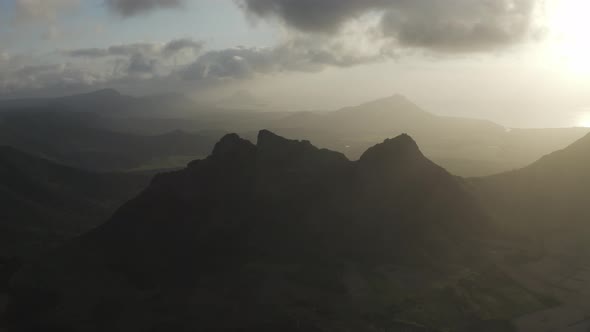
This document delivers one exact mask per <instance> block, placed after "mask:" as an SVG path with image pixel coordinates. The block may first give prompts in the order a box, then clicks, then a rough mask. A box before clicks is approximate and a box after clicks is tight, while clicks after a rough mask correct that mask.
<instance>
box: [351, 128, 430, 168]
mask: <svg viewBox="0 0 590 332" xmlns="http://www.w3.org/2000/svg"><path fill="white" fill-rule="evenodd" d="M402 159H404V160H405V159H413V160H419V159H424V160H427V159H426V157H424V155H423V154H422V152H421V151H420V148H419V147H418V144H417V143H416V141H414V139H413V138H412V137H410V135H408V134H402V135H399V136H397V137H396V138H391V139H386V140H385V141H384V142H383V143H380V144H377V145H375V146H373V147H372V148H369V149H368V150H367V151H365V153H364V154H363V155H362V156H361V159H360V161H361V162H362V163H369V164H384V165H388V164H390V163H391V162H394V161H397V160H402Z"/></svg>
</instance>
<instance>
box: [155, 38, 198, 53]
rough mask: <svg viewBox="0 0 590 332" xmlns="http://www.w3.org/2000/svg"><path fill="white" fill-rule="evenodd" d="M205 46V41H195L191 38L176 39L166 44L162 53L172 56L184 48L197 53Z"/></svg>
mask: <svg viewBox="0 0 590 332" xmlns="http://www.w3.org/2000/svg"><path fill="white" fill-rule="evenodd" d="M204 46H205V43H203V42H201V41H194V40H192V39H190V38H183V39H176V40H172V41H170V42H168V43H167V44H166V45H164V48H163V49H162V53H163V54H164V55H166V56H172V55H175V54H176V53H178V52H181V51H184V50H190V51H193V52H195V53H199V52H200V51H201V50H202V49H203V47H204Z"/></svg>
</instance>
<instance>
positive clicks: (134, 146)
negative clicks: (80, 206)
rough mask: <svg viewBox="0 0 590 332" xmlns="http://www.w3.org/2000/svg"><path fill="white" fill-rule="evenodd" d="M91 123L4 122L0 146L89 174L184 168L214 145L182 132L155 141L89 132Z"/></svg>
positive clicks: (45, 117)
mask: <svg viewBox="0 0 590 332" xmlns="http://www.w3.org/2000/svg"><path fill="white" fill-rule="evenodd" d="M92 119H95V117H93V116H91V115H89V116H74V115H71V114H66V113H59V114H21V115H12V116H8V117H5V118H4V120H3V121H2V122H0V144H3V145H9V146H13V147H15V148H17V149H19V150H22V151H26V152H27V153H31V154H34V155H37V156H40V157H43V158H47V159H50V160H53V161H55V162H58V163H60V164H65V165H69V166H73V167H76V168H82V169H88V170H92V171H123V170H133V169H171V168H178V167H183V166H184V165H186V162H187V161H188V160H192V159H194V158H195V157H199V156H206V155H207V154H208V153H209V152H210V151H211V148H212V147H213V145H214V144H215V139H214V138H209V137H205V136H202V135H198V134H189V133H185V132H181V131H175V132H170V133H167V134H162V135H155V136H140V135H134V134H127V133H118V132H113V131H110V130H105V129H102V128H99V127H92V126H91V124H90V123H91V121H92ZM177 159H178V160H177Z"/></svg>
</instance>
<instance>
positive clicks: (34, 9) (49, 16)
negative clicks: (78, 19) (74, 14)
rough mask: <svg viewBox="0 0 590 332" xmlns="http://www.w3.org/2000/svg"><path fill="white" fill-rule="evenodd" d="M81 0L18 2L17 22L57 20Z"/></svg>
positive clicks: (16, 3)
mask: <svg viewBox="0 0 590 332" xmlns="http://www.w3.org/2000/svg"><path fill="white" fill-rule="evenodd" d="M79 3H80V2H79V0H43V1H39V0H16V1H15V3H14V11H15V12H14V13H15V17H16V19H17V21H19V22H23V21H37V20H55V19H56V18H57V16H58V15H59V13H61V12H62V11H64V10H68V9H70V8H73V7H76V6H78V5H79Z"/></svg>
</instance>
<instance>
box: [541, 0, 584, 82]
mask: <svg viewBox="0 0 590 332" xmlns="http://www.w3.org/2000/svg"><path fill="white" fill-rule="evenodd" d="M588 13H590V1H588V0H553V1H551V2H549V8H548V13H547V14H548V20H549V22H548V29H549V31H548V32H549V34H550V39H551V40H550V43H551V52H552V53H554V54H553V55H554V56H555V57H556V58H557V60H558V61H559V62H560V63H561V64H562V65H564V66H566V67H567V69H569V70H571V71H572V72H573V73H575V74H583V75H586V74H590V20H589V19H588Z"/></svg>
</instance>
